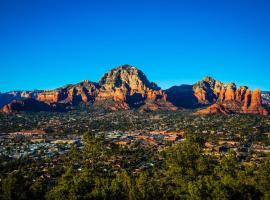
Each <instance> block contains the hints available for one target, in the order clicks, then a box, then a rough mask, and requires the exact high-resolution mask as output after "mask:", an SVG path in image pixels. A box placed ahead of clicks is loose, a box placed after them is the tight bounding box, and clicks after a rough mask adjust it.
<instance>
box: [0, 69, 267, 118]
mask: <svg viewBox="0 0 270 200" xmlns="http://www.w3.org/2000/svg"><path fill="white" fill-rule="evenodd" d="M80 105H84V106H89V107H92V108H96V109H110V110H129V109H138V110H140V111H154V110H178V109H195V108H196V109H198V111H196V114H210V113H224V114H231V113H248V114H261V115H268V113H269V107H270V92H263V93H261V91H260V90H258V89H256V90H255V91H253V92H252V91H251V90H250V89H249V88H248V87H246V86H242V87H239V88H237V87H236V85H235V84H234V83H230V84H224V83H221V82H220V81H217V80H215V79H213V78H211V77H205V78H204V79H203V80H201V81H198V82H197V83H195V84H194V85H181V86H173V87H171V88H169V89H168V90H161V88H160V87H158V86H157V84H155V83H153V82H150V81H149V80H148V79H147V77H146V76H145V74H144V73H143V72H142V71H140V70H139V69H137V68H135V67H132V66H130V65H123V66H119V67H117V68H114V69H112V70H111V71H109V72H108V73H106V74H105V75H104V76H103V77H102V78H101V79H100V81H99V83H95V82H91V81H87V80H85V81H82V82H80V83H78V84H74V85H67V86H64V87H61V88H57V89H55V90H50V91H42V90H37V91H17V92H9V93H0V108H2V109H1V112H5V113H12V112H20V111H32V112H33V111H67V110H70V109H76V107H77V106H80Z"/></svg>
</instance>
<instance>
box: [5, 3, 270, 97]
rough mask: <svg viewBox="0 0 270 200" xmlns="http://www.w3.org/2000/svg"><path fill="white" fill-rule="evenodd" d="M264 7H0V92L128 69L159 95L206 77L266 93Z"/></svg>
mask: <svg viewBox="0 0 270 200" xmlns="http://www.w3.org/2000/svg"><path fill="white" fill-rule="evenodd" d="M269 10H270V1H268V0H125V1H123V0H73V1H71V0H32V1H31V0H24V1H22V0H17V1H15V0H0V70H1V78H0V91H1V92H5V91H10V90H31V89H52V88H55V87H59V86H62V85H65V84H68V83H76V82H79V81H81V80H84V79H88V80H92V81H98V80H99V79H100V77H101V76H102V75H103V74H104V73H106V72H107V71H108V70H110V69H111V68H113V67H115V66H118V65H121V64H125V63H128V64H131V65H134V66H137V67H138V68H140V69H141V70H142V71H143V72H144V73H145V74H146V75H147V76H148V78H149V79H150V80H151V81H154V82H156V83H158V85H160V86H161V87H162V88H168V87H169V86H172V85H180V84H183V83H194V82H196V81H197V80H200V79H202V78H203V77H204V76H206V75H211V76H213V77H214V78H216V79H219V80H221V81H223V82H231V81H234V82H236V84H237V85H248V86H250V87H251V88H253V89H254V88H257V87H259V88H261V89H262V90H270V79H269V74H270V26H269V24H270V12H269Z"/></svg>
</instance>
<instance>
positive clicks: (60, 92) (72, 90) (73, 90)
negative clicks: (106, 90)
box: [37, 81, 99, 106]
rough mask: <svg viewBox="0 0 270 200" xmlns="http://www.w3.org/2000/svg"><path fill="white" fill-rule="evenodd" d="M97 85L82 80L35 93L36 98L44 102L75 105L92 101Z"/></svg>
mask: <svg viewBox="0 0 270 200" xmlns="http://www.w3.org/2000/svg"><path fill="white" fill-rule="evenodd" d="M98 89H99V85H98V84H97V83H94V82H90V81H83V82H80V83H78V84H75V85H67V86H65V87H61V88H58V89H55V90H51V91H45V92H42V93H40V94H38V95H37V100H38V101H41V102H45V103H62V104H66V105H71V106H76V105H78V104H80V103H93V102H94V100H95V97H96V96H97V94H98Z"/></svg>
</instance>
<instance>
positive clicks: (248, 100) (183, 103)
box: [166, 77, 267, 115]
mask: <svg viewBox="0 0 270 200" xmlns="http://www.w3.org/2000/svg"><path fill="white" fill-rule="evenodd" d="M166 93H167V95H168V99H169V100H170V101H171V102H172V103H173V104H174V105H176V106H179V107H183V108H199V107H204V106H207V105H208V106H209V107H208V108H207V109H203V110H202V111H199V112H198V113H202V114H207V113H209V114H211V113H224V114H225V113H227V114H229V113H249V114H262V115H266V114H267V110H266V109H265V108H264V107H263V105H262V99H261V92H260V91H259V90H255V91H254V92H252V91H251V90H250V89H249V88H248V87H246V86H241V87H239V88H237V87H236V85H235V84H234V83H230V84H224V83H222V82H220V81H217V80H215V79H213V78H211V77H205V78H204V79H203V80H202V81H199V82H197V83H196V84H194V85H192V86H188V85H182V86H174V87H172V88H170V89H168V90H166Z"/></svg>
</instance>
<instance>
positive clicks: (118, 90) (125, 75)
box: [95, 65, 177, 110]
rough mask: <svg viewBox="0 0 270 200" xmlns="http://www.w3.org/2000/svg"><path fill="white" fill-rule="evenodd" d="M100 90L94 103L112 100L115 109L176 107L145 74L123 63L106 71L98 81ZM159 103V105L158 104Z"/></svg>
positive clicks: (168, 108)
mask: <svg viewBox="0 0 270 200" xmlns="http://www.w3.org/2000/svg"><path fill="white" fill-rule="evenodd" d="M99 85H100V90H99V93H98V96H97V98H96V101H95V104H99V103H100V102H104V104H106V103H105V102H108V101H110V102H112V103H111V104H108V107H109V108H111V109H113V110H117V109H131V108H140V107H142V106H143V107H142V109H149V110H158V109H167V110H172V109H173V110H175V109H177V108H176V107H175V106H173V105H172V104H171V103H170V102H168V101H167V95H166V94H165V93H164V92H163V91H162V90H161V89H160V88H159V87H158V86H157V85H156V84H155V83H152V82H150V81H149V80H148V79H147V77H146V76H145V74H144V73H143V72H142V71H140V70H138V69H137V68H135V67H132V66H129V65H123V66H120V67H117V68H115V69H112V70H111V71H109V72H108V73H106V74H105V75H104V76H103V77H102V78H101V80H100V81H99ZM159 105H160V106H159Z"/></svg>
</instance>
